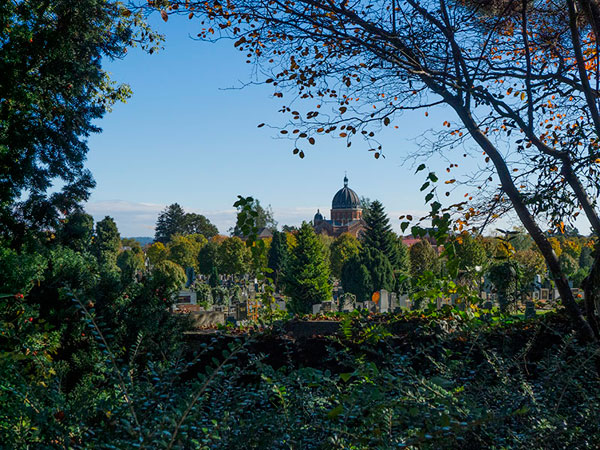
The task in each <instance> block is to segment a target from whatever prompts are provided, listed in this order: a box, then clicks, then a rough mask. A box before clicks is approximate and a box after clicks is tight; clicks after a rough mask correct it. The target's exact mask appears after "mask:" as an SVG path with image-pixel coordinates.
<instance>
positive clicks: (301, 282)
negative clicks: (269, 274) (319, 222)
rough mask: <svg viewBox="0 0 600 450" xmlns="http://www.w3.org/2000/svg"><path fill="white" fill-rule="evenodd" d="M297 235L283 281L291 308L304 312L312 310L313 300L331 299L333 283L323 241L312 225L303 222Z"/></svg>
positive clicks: (294, 310) (319, 301)
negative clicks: (330, 278)
mask: <svg viewBox="0 0 600 450" xmlns="http://www.w3.org/2000/svg"><path fill="white" fill-rule="evenodd" d="M296 238H297V244H296V246H295V247H294V248H293V250H292V252H291V255H290V262H289V264H288V265H287V268H286V272H285V277H284V282H285V292H286V294H287V295H288V296H289V297H290V301H289V302H288V308H289V309H290V311H292V312H294V313H300V314H303V313H308V312H310V311H311V307H312V305H313V304H315V303H321V302H323V301H325V300H329V299H330V298H331V295H332V290H331V289H332V287H331V284H330V282H329V264H328V262H327V261H326V259H325V255H324V249H323V244H321V242H320V241H319V238H318V237H317V235H316V234H315V232H314V230H313V228H312V226H311V225H310V224H308V223H306V222H303V223H302V226H301V227H300V230H299V231H298V234H297V236H296Z"/></svg>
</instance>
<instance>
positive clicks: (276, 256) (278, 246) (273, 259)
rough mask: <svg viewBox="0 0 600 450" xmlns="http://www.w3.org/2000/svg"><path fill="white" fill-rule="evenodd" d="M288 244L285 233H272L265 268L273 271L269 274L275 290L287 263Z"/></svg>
mask: <svg viewBox="0 0 600 450" xmlns="http://www.w3.org/2000/svg"><path fill="white" fill-rule="evenodd" d="M288 257H289V255H288V244H287V237H286V235H285V233H282V232H280V231H277V230H275V231H273V240H272V241H271V248H270V249H269V260H268V263H267V266H268V267H269V269H271V270H272V271H273V273H272V274H271V276H272V278H273V282H274V283H275V288H278V287H279V278H280V276H281V274H282V273H283V272H284V271H285V266H286V264H287V262H288Z"/></svg>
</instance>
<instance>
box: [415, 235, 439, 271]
mask: <svg viewBox="0 0 600 450" xmlns="http://www.w3.org/2000/svg"><path fill="white" fill-rule="evenodd" d="M409 257H410V273H411V275H412V276H413V277H418V276H419V275H421V274H423V273H425V272H428V271H429V272H433V273H437V272H438V271H439V269H440V266H439V259H438V255H437V253H436V251H435V250H434V249H433V247H432V246H431V244H430V243H429V241H427V240H425V239H423V240H421V241H419V242H416V243H414V244H413V245H411V246H410V248H409Z"/></svg>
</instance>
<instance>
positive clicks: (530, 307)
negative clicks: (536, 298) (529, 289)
mask: <svg viewBox="0 0 600 450" xmlns="http://www.w3.org/2000/svg"><path fill="white" fill-rule="evenodd" d="M535 314H536V312H535V303H533V302H532V301H531V300H528V301H526V302H525V318H526V319H533V318H534V317H535Z"/></svg>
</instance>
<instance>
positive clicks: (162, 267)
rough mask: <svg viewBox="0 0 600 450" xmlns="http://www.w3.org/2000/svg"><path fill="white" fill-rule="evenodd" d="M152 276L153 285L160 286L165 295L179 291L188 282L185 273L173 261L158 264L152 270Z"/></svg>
mask: <svg viewBox="0 0 600 450" xmlns="http://www.w3.org/2000/svg"><path fill="white" fill-rule="evenodd" d="M151 276H152V280H153V283H154V284H155V285H157V286H160V287H161V290H162V291H163V293H164V294H165V295H169V294H174V293H175V292H176V291H179V290H180V289H181V288H183V286H184V285H185V282H186V276H185V271H184V270H183V268H182V267H181V266H180V265H179V264H176V263H174V262H172V261H163V262H161V263H158V264H157V265H156V266H154V267H153V268H152V272H151ZM165 298H167V297H165Z"/></svg>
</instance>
